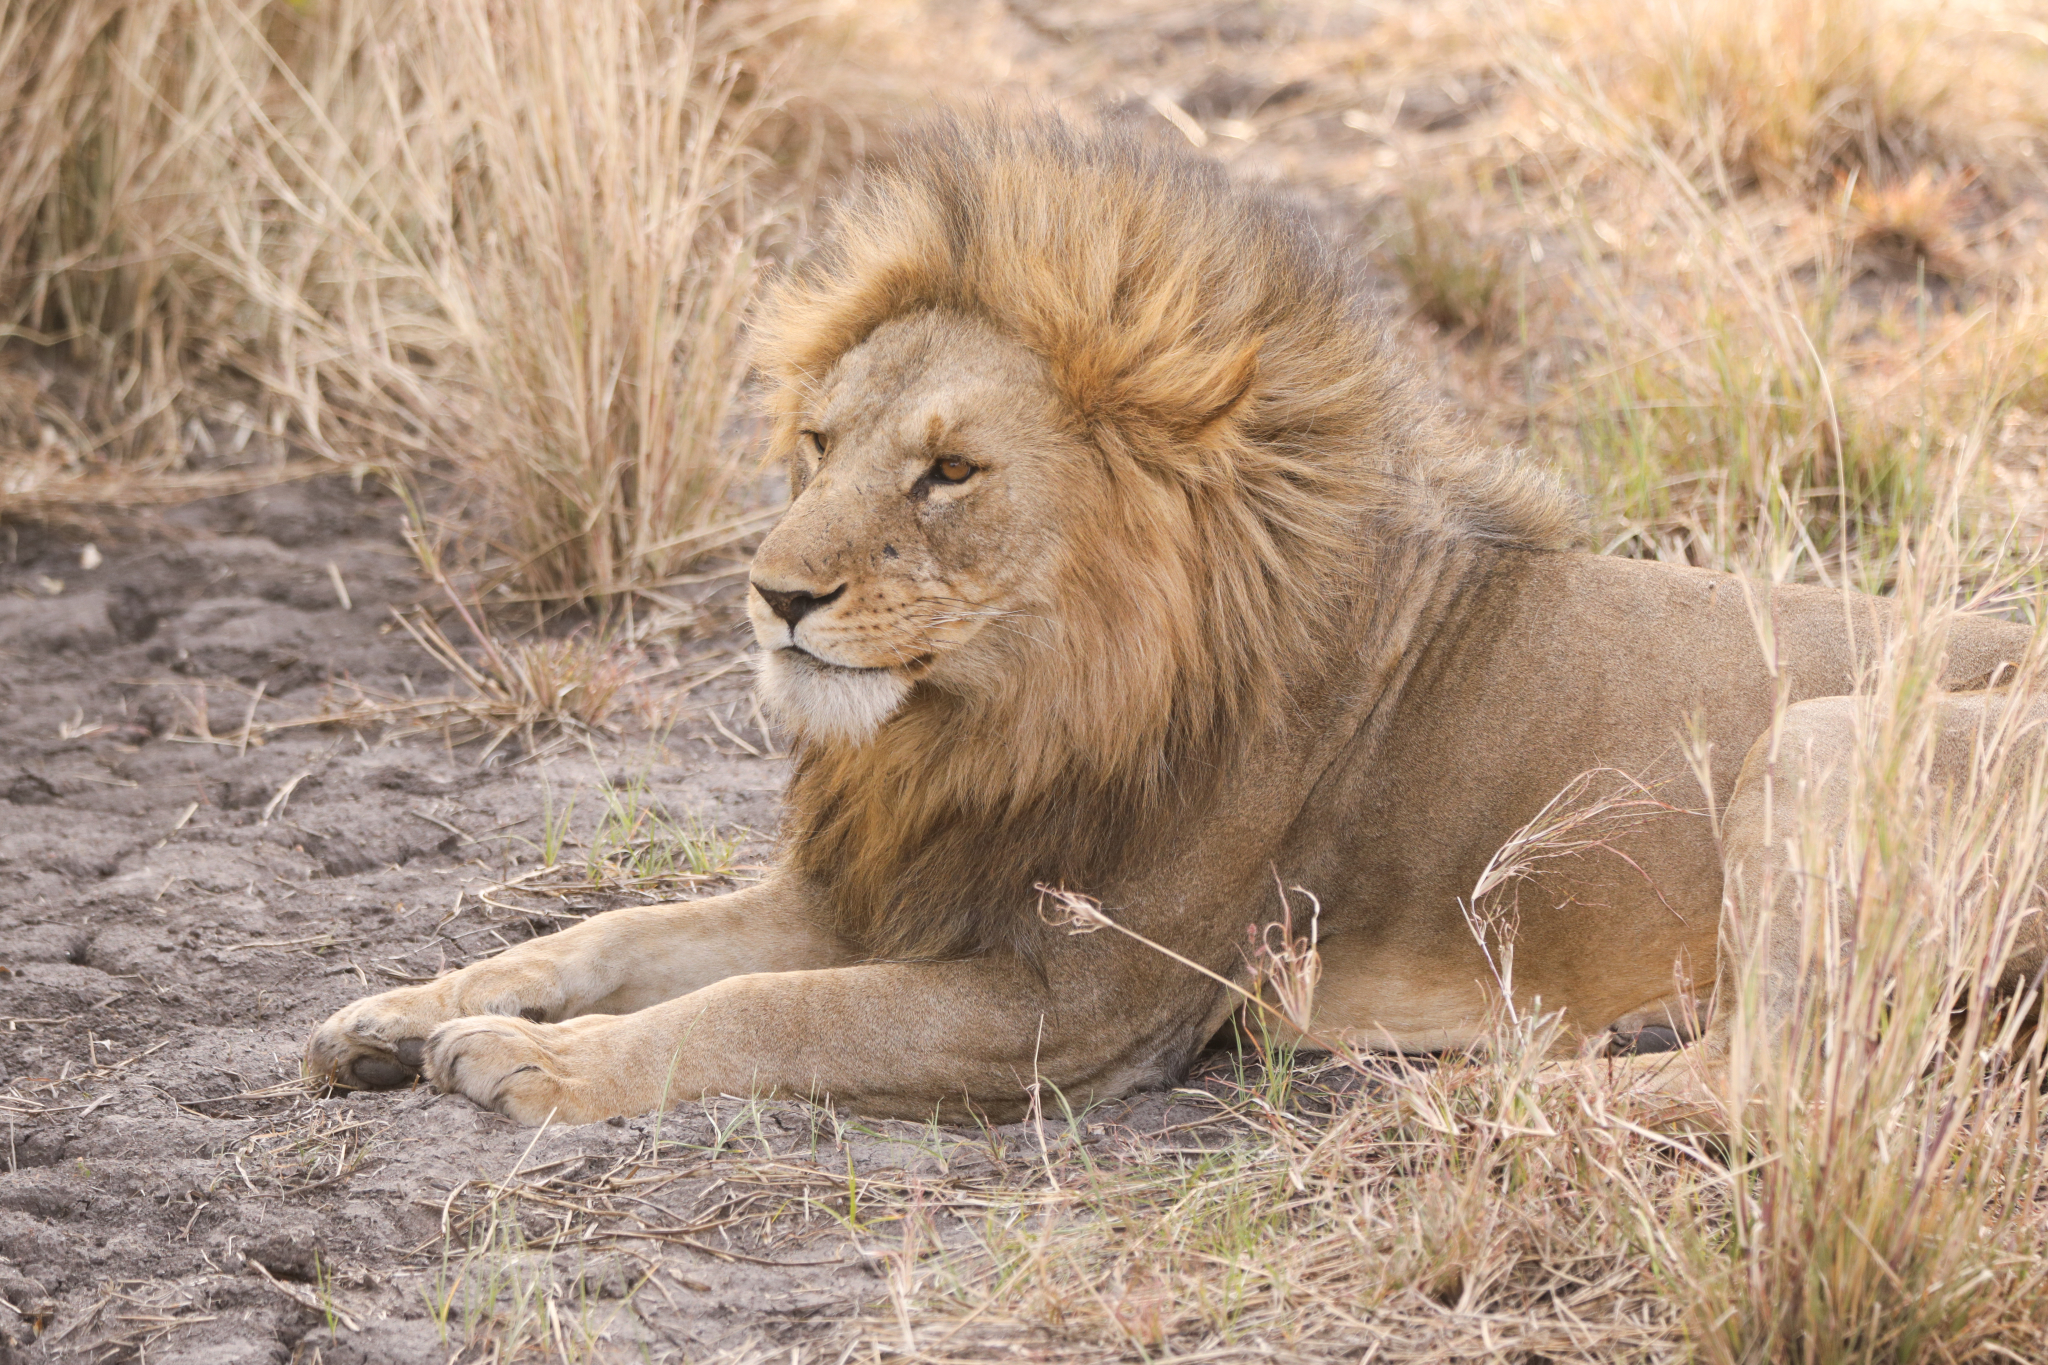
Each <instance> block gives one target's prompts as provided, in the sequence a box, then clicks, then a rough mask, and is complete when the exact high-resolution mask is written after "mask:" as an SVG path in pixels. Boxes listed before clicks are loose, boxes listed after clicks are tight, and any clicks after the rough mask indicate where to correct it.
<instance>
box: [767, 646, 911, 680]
mask: <svg viewBox="0 0 2048 1365" xmlns="http://www.w3.org/2000/svg"><path fill="white" fill-rule="evenodd" d="M781 652H782V653H784V654H793V655H795V656H796V657H797V659H798V660H800V661H801V662H800V664H799V666H800V667H803V668H810V669H815V670H817V671H818V672H821V673H908V674H917V673H922V672H923V671H924V670H925V669H926V668H927V667H929V666H930V665H931V661H932V656H931V655H929V654H919V655H915V656H914V657H912V658H908V659H905V660H904V661H903V662H901V663H894V664H876V665H863V664H836V663H833V662H832V661H831V660H830V659H821V658H819V657H818V656H817V655H815V654H813V653H811V651H809V650H808V649H805V648H804V647H803V646H802V645H797V644H790V645H784V646H783V647H782V651H781Z"/></svg>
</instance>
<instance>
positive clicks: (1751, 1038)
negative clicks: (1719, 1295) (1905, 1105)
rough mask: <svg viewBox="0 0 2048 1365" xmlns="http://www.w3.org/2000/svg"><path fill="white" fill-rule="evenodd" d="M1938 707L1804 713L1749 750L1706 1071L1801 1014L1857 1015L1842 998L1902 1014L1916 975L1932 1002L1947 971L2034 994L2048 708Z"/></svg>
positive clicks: (1793, 713)
mask: <svg viewBox="0 0 2048 1365" xmlns="http://www.w3.org/2000/svg"><path fill="white" fill-rule="evenodd" d="M1930 705H1931V706H1932V707H1933V708H1934V710H1933V713H1932V714H1931V715H1930V716H1928V717H1926V718H1925V728H1924V730H1923V729H1914V728H1912V727H1915V726H1918V725H1920V724H1921V720H1920V718H1917V717H1915V718H1908V719H1907V720H1903V721H1902V720H1898V719H1896V718H1894V719H1890V720H1888V719H1887V718H1886V717H1884V716H1882V715H1880V714H1879V712H1878V711H1877V710H1876V709H1875V708H1876V707H1877V703H1876V702H1875V701H1873V700H1872V699H1871V698H1868V697H1846V696H1845V697H1826V698H1817V699H1815V700H1812V701H1805V702H1800V703H1798V704H1796V705H1794V706H1791V707H1789V708H1787V710H1786V712H1785V714H1784V716H1783V717H1782V720H1781V723H1780V724H1779V725H1778V726H1777V727H1775V728H1774V729H1773V731H1772V732H1771V733H1768V734H1766V735H1764V736H1763V737H1762V738H1760V739H1759V740H1758V741H1757V742H1756V744H1755V745H1754V746H1753V747H1752V748H1751V750H1750V753H1749V755H1748V757H1747V759H1746V760H1745V761H1744V763H1743V767H1742V773H1741V776H1740V777H1739V778H1738V780H1737V782H1736V786H1735V792H1734V795H1733V797H1732V799H1731V800H1730V802H1729V804H1728V808H1727V810H1726V812H1725V813H1724V817H1723V822H1722V840H1723V868H1724V875H1725V882H1724V889H1723V896H1722V905H1723V912H1722V932H1721V949H1720V969H1719V973H1718V982H1719V984H1718V988H1717V991H1716V997H1717V998H1716V1002H1715V1008H1714V1011H1713V1018H1712V1022H1711V1024H1710V1025H1709V1028H1708V1030H1707V1037H1706V1044H1707V1048H1706V1050H1707V1052H1708V1055H1709V1057H1710V1058H1713V1059H1715V1060H1716V1061H1717V1062H1720V1063H1723V1064H1725V1063H1726V1062H1727V1060H1728V1058H1729V1054H1730V1051H1731V1049H1732V1048H1734V1047H1737V1046H1741V1047H1744V1048H1746V1049H1747V1048H1752V1047H1754V1046H1756V1045H1763V1046H1766V1047H1767V1046H1769V1044H1770V1042H1771V1041H1772V1040H1774V1039H1777V1038H1781V1037H1783V1036H1785V1034H1786V1032H1787V1030H1788V1029H1790V1028H1791V1027H1792V1026H1793V1025H1794V1024H1795V1022H1796V1021H1797V1020H1798V1019H1799V1018H1801V1017H1802V1015H1803V1014H1810V1013H1811V1012H1812V1011H1814V1010H1818V1009H1829V1010H1840V1009H1843V1008H1846V1005H1845V1003H1844V1002H1845V999H1846V997H1845V996H1844V992H1846V991H1851V990H1855V991H1860V992H1861V994H1860V996H1859V997H1858V998H1859V999H1862V1000H1863V1001H1864V1003H1865V1004H1866V1005H1867V1006H1868V1007H1869V1012H1871V1013H1872V1014H1873V1015H1875V1014H1878V1013H1882V1014H1884V1015H1886V1016H1887V1017H1891V1016H1893V1015H1894V1014H1895V1013H1896V1011H1897V1009H1898V1005H1897V994H1896V992H1897V990H1898V987H1899V983H1900V982H1901V981H1903V980H1906V979H1908V978H1911V979H1914V980H1919V981H1923V982H1924V983H1926V984H1927V986H1928V988H1929V989H1931V990H1934V991H1936V992H1937V993H1938V992H1939V990H1940V989H1942V988H1941V986H1940V984H1939V983H1940V982H1941V981H1943V980H1945V979H1947V978H1946V977H1944V975H1943V974H1946V973H1968V974H1969V976H1970V977H1971V979H1973V980H1974V981H1976V982H1978V983H1981V982H1983V981H1984V980H1985V979H1986V978H1990V979H1994V980H1996V981H1997V982H1998V984H1999V985H2001V986H2002V987H2004V988H2005V989H2006V991H2007V993H2008V994H2011V993H2013V992H2021V993H2024V992H2027V991H2029V990H2031V989H2032V988H2033V986H2034V984H2035V983H2036V982H2037V980H2038V974H2039V972H2040V968H2041V965H2042V963H2043V961H2044V952H2043V949H2044V945H2048V937H2044V934H2043V924H2042V920H2043V914H2044V909H2048V907H2044V905H2043V900H2044V892H2048V763H2044V759H2048V753H2044V745H2043V735H2044V733H2048V697H2040V696H2024V695H2014V694H2011V693H2000V692H1971V693H1958V694H1952V695H1948V696H1944V697H1940V698H1938V699H1935V700H1934V701H1932V702H1931V703H1930ZM1857 972H1861V973H1863V974H1864V979H1863V980H1862V983H1861V984H1860V985H1858V984H1857V979H1856V977H1855V973H1857ZM1922 973H1932V974H1933V975H1929V976H1922V975H1921V974H1922ZM1885 992H1892V993H1893V995H1892V997H1891V1003H1882V1002H1881V997H1882V996H1883V993H1885ZM1927 998H1928V999H1930V1000H1931V999H1933V998H1934V997H1932V996H1929V997H1927ZM1859 1012H1861V1010H1860V1007H1859ZM1929 1022H1930V1023H1931V1022H1932V1021H1931V1020H1930V1021H1929Z"/></svg>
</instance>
